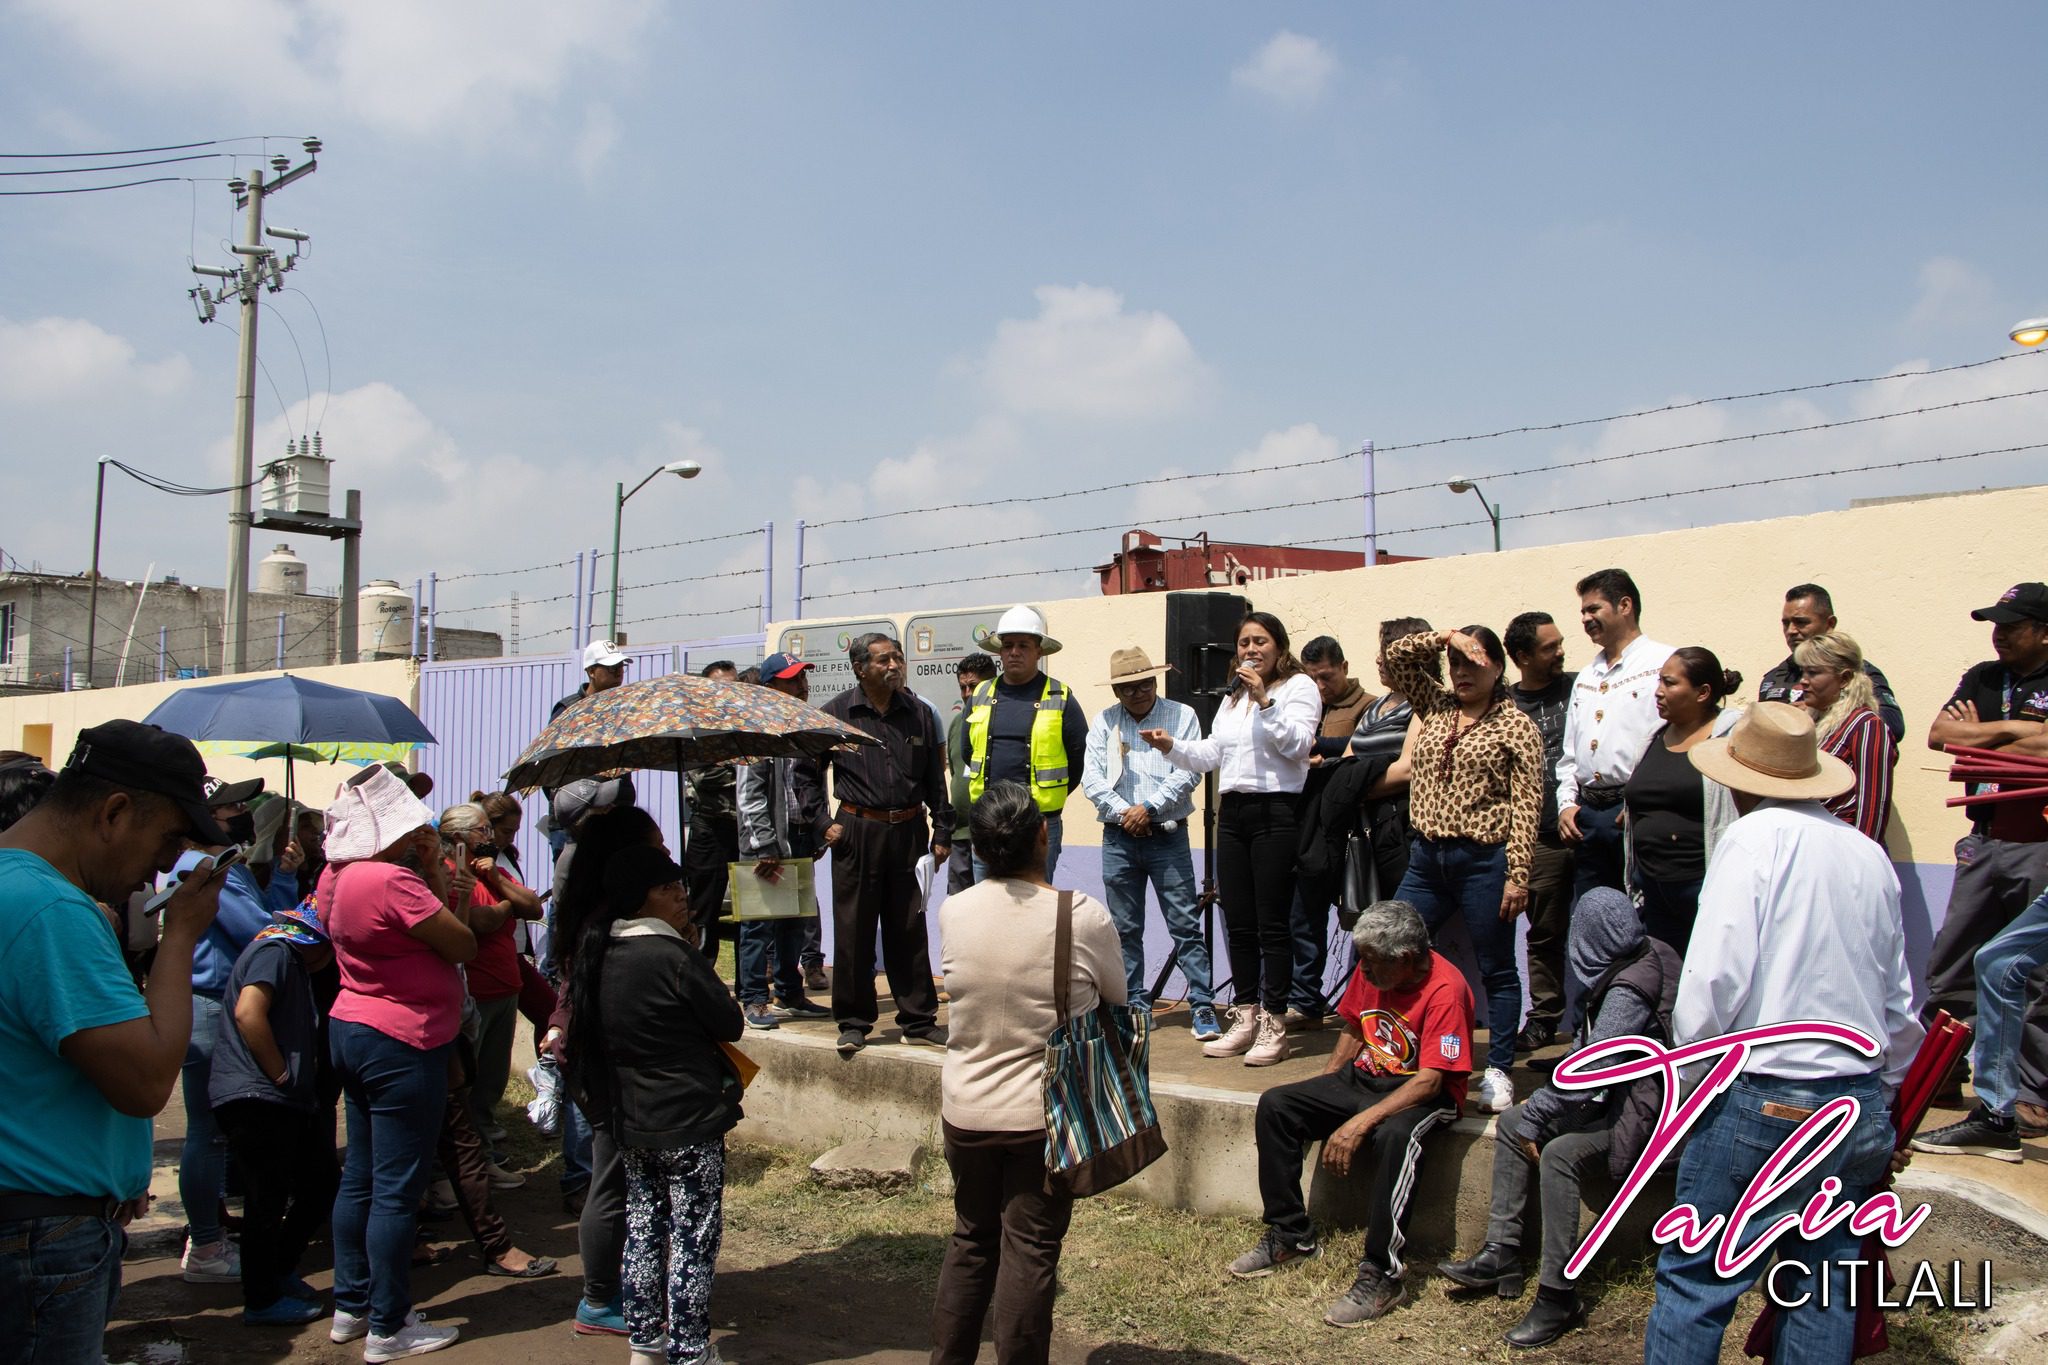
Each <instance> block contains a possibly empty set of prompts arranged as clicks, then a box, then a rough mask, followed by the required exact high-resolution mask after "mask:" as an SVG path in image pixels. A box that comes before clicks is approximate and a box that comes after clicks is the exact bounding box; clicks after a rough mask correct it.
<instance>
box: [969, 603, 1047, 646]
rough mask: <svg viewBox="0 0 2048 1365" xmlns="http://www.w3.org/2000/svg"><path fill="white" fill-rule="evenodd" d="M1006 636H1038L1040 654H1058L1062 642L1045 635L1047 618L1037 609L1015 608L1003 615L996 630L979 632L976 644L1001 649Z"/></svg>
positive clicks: (975, 636)
mask: <svg viewBox="0 0 2048 1365" xmlns="http://www.w3.org/2000/svg"><path fill="white" fill-rule="evenodd" d="M1005 635H1036V636H1037V637H1038V648H1039V652H1041V653H1044V654H1057V653H1059V652H1060V642H1059V641H1058V640H1055V639H1053V638H1052V636H1050V635H1047V634H1046V633H1045V617H1044V615H1043V614H1042V613H1040V611H1039V610H1038V608H1037V607H1026V606H1015V607H1011V608H1010V609H1009V610H1008V611H1006V612H1004V613H1003V614H1002V618H1001V619H1000V620H998V621H997V622H996V628H995V629H994V630H985V629H984V630H978V631H976V632H975V633H974V643H976V644H978V645H980V646H981V647H982V648H983V649H1001V648H1002V647H1003V637H1004V636H1005Z"/></svg>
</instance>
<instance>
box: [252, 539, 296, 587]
mask: <svg viewBox="0 0 2048 1365" xmlns="http://www.w3.org/2000/svg"><path fill="white" fill-rule="evenodd" d="M256 591H258V592H269V593H280V594H283V593H289V594H292V595H294V596H301V597H302V596H304V595H305V592H306V561H305V560H303V559H300V558H299V557H298V556H297V555H295V554H293V553H292V547H291V546H289V545H280V546H278V547H277V548H276V549H275V550H272V551H271V552H270V553H269V554H267V555H265V556H263V558H262V559H260V560H258V561H257V564H256Z"/></svg>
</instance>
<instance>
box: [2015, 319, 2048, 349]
mask: <svg viewBox="0 0 2048 1365" xmlns="http://www.w3.org/2000/svg"><path fill="white" fill-rule="evenodd" d="M2007 335H2009V336H2011V337H2012V339H2013V340H2014V341H2017V342H2018V343H2019V344H2020V345H2022V346H2039V345H2040V344H2041V343H2042V342H2044V341H2048V318H2028V319H2027V320H2026V321H2025V322H2022V323H2020V324H2019V325H2018V326H2016V327H2014V328H2013V329H2012V331H2011V332H2010V333H2008V334H2007Z"/></svg>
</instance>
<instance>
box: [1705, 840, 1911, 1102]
mask: <svg viewBox="0 0 2048 1365" xmlns="http://www.w3.org/2000/svg"><path fill="white" fill-rule="evenodd" d="M1806 1019H1817V1020H1821V1021H1823V1022H1826V1023H1834V1024H1848V1025H1850V1026H1851V1027H1854V1028H1856V1029H1859V1030H1861V1031H1862V1032H1863V1033H1865V1034H1867V1035H1868V1036H1870V1037H1872V1038H1874V1039H1876V1040H1877V1045H1878V1047H1879V1048H1880V1049H1881V1051H1880V1053H1879V1055H1878V1056H1877V1057H1876V1058H1875V1059H1874V1060H1873V1059H1869V1058H1865V1057H1863V1056H1862V1055H1860V1054H1859V1053H1856V1052H1853V1051H1851V1050H1850V1049H1849V1048H1847V1047H1843V1046H1841V1045H1839V1044H1836V1043H1829V1042H1824V1041H1818V1040H1816V1041H1812V1042H1790V1043H1772V1044H1768V1045H1766V1046H1763V1047H1760V1048H1757V1049H1755V1050H1754V1051H1752V1052H1751V1054H1750V1057H1749V1061H1748V1064H1747V1065H1745V1066H1744V1067H1743V1070H1744V1071H1745V1072H1761V1073H1762V1074H1764V1075H1767V1076H1779V1077H1783V1078H1785V1079H1788V1080H1815V1079H1819V1078H1823V1077H1834V1076H1862V1075H1868V1074H1869V1073H1870V1072H1871V1071H1873V1070H1880V1069H1881V1070H1882V1071H1883V1073H1884V1083H1885V1084H1886V1085H1888V1086H1896V1085H1898V1083H1899V1081H1900V1080H1901V1079H1903V1078H1904V1076H1905V1074H1906V1068H1907V1067H1908V1066H1910V1065H1912V1062H1913V1054H1914V1052H1915V1051H1917V1050H1918V1049H1919V1046H1920V1039H1921V1036H1922V1035H1923V1034H1924V1032H1925V1030H1924V1029H1923V1028H1922V1027H1921V1024H1920V1017H1919V1015H1918V1014H1917V1013H1915V1012H1914V1009H1913V981H1912V978H1911V976H1910V975H1908V973H1907V970H1906V933H1905V927H1904V925H1903V924H1902V923H1901V921H1900V918H1899V878H1898V874H1897V873H1896V872H1894V871H1893V870H1892V864H1891V859H1890V858H1888V857H1886V856H1885V851H1884V849H1882V848H1881V847H1879V846H1878V845H1877V844H1875V843H1873V842H1871V840H1870V839H1868V838H1866V837H1865V836H1864V835H1863V834H1862V833H1861V832H1860V831H1858V830H1857V829H1856V828H1855V827H1854V826H1853V825H1847V824H1844V823H1843V822H1842V821H1840V820H1837V819H1836V818H1835V817H1834V816H1832V815H1830V814H1828V808H1827V807H1826V806H1824V805H1822V804H1821V803H1820V802H1818V801H1765V802H1763V803H1761V804H1760V805H1758V806H1757V808H1756V809H1755V810H1753V811H1751V812H1750V813H1749V814H1748V815H1745V816H1743V817H1742V818H1741V819H1739V820H1737V821H1736V822H1735V823H1734V824H1732V825H1730V826H1728V829H1727V831H1726V832H1725V833H1723V834H1722V836H1721V841H1720V843H1719V844H1717V845H1716V846H1715V849H1714V857H1713V861H1712V862H1711V863H1709V864H1708V865H1707V879H1706V882H1705V884H1704V885H1703V886H1702V887H1701V888H1700V909H1699V918H1698V919H1697V920H1696V921H1694V924H1693V930H1692V946H1691V947H1690V948H1688V949H1687V950H1686V957H1685V970H1684V972H1683V973H1682V974H1681V975H1680V976H1679V979H1678V1003H1677V1004H1676V1006H1675V1007H1674V1008H1673V1010H1672V1015H1671V1023H1672V1030H1671V1031H1672V1033H1673V1035H1674V1036H1675V1037H1674V1041H1676V1042H1679V1043H1692V1042H1698V1041H1699V1040H1700V1039H1703V1038H1712V1037H1716V1036H1718V1035H1720V1034H1724V1033H1733V1032H1735V1031H1737V1030H1739V1029H1748V1028H1756V1027H1759V1026H1761V1025H1765V1024H1782V1023H1789V1022H1792V1021H1794V1020H1806Z"/></svg>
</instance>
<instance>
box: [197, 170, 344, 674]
mask: <svg viewBox="0 0 2048 1365" xmlns="http://www.w3.org/2000/svg"><path fill="white" fill-rule="evenodd" d="M304 146H305V148H306V160H305V161H304V162H303V163H302V164H300V165H299V166H298V167H297V168H296V169H287V168H288V167H290V166H291V161H290V160H289V159H288V158H286V157H282V156H274V157H272V158H271V159H270V166H271V170H272V172H273V173H274V174H275V176H276V179H274V180H271V181H269V182H267V183H266V182H265V180H264V178H263V172H262V171H261V170H256V171H251V172H250V173H249V176H248V178H247V179H246V180H245V179H242V178H240V177H237V178H236V179H233V180H230V181H229V182H228V189H229V190H230V191H231V192H232V193H233V194H234V196H235V207H237V208H241V209H246V210H247V214H246V216H245V218H244V219H243V229H242V234H243V235H242V240H241V241H240V242H237V243H236V244H235V245H234V247H233V248H232V249H233V251H234V253H235V255H237V256H239V257H241V258H242V261H241V263H240V264H239V265H238V266H237V267H236V268H235V269H233V270H217V269H213V268H211V267H208V266H198V265H195V266H193V267H192V270H193V273H194V274H198V275H204V276H209V277H211V278H213V279H217V280H220V281H221V282H222V283H221V285H220V287H219V288H218V289H217V290H214V291H211V292H209V291H208V290H207V288H206V286H205V285H204V284H201V285H200V286H198V287H197V288H195V289H193V290H192V291H191V295H192V299H193V302H194V303H195V304H196V305H197V307H198V309H199V320H200V321H201V322H211V321H213V316H214V305H215V304H219V303H225V302H227V300H228V298H229V297H230V296H234V297H236V298H238V299H239V301H240V303H241V347H240V355H239V359H238V361H237V364H236V367H235V465H234V468H235V477H234V485H235V491H234V508H233V510H232V511H230V512H229V513H228V578H227V603H226V612H225V615H224V619H223V622H222V640H221V671H222V672H225V673H243V672H246V671H247V670H248V667H249V524H250V521H251V520H252V513H251V503H252V501H253V498H254V494H253V491H252V489H253V485H254V484H255V482H256V324H257V319H258V314H259V313H260V311H261V294H260V292H259V291H260V290H262V289H263V288H265V287H268V288H269V290H270V292H271V293H273V294H275V293H276V292H277V291H278V290H280V289H282V288H284V273H285V272H286V271H287V270H290V269H291V268H292V267H293V266H295V265H297V264H298V262H299V251H300V248H302V247H303V246H304V245H305V243H306V240H307V237H306V234H305V233H303V232H293V231H291V230H290V229H288V228H271V229H270V235H271V236H272V237H278V238H282V239H284V240H286V241H289V242H291V243H292V251H291V255H290V256H288V257H286V258H285V259H283V260H279V259H278V256H277V253H276V251H275V250H273V249H272V248H270V247H267V246H265V245H263V237H264V227H263V201H264V200H265V199H266V198H268V197H269V196H270V195H273V194H276V193H277V192H278V191H279V190H281V189H283V188H284V187H285V186H286V185H289V184H291V183H292V182H293V181H294V180H298V179H300V178H302V177H304V176H308V175H311V174H312V173H313V172H314V171H316V170H318V169H319V163H318V162H317V161H316V160H315V159H314V158H315V157H316V156H317V155H318V154H319V151H320V140H319V139H318V138H310V137H309V138H307V139H306V140H305V143H304Z"/></svg>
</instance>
